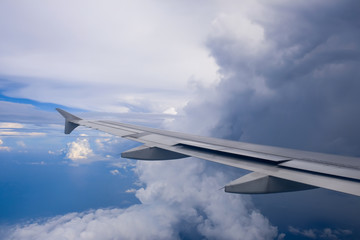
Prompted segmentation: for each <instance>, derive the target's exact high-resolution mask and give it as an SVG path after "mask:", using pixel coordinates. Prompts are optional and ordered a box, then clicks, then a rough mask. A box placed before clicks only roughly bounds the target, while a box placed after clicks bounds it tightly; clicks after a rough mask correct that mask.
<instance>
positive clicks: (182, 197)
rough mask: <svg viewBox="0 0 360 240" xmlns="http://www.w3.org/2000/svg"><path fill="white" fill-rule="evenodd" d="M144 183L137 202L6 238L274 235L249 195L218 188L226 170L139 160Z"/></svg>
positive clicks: (21, 229) (20, 230) (190, 161)
mask: <svg viewBox="0 0 360 240" xmlns="http://www.w3.org/2000/svg"><path fill="white" fill-rule="evenodd" d="M137 171H138V173H139V174H140V179H141V180H142V181H143V182H145V183H146V185H147V186H146V187H145V188H141V189H139V190H134V189H128V190H127V191H126V192H129V193H132V192H135V191H136V196H137V197H138V198H139V200H140V201H141V204H140V205H133V206H131V207H129V208H127V209H99V210H91V211H89V212H83V213H71V214H66V215H64V216H59V217H55V218H52V219H48V220H46V221H42V222H39V223H32V224H27V225H22V226H20V225H18V226H15V227H14V228H12V230H11V233H10V234H11V235H10V239H24V238H25V239H180V236H188V237H189V238H206V239H239V237H241V238H242V239H273V238H274V237H276V235H277V231H276V228H275V227H273V226H271V225H270V223H269V222H268V220H267V219H266V218H264V217H263V216H262V215H261V214H260V213H258V212H257V211H256V210H255V209H252V208H249V206H250V205H251V204H250V203H249V200H248V198H246V197H242V196H240V195H233V194H226V193H224V192H222V191H218V190H217V189H218V188H219V186H221V185H222V184H223V182H224V181H227V179H226V176H225V174H222V173H221V172H220V173H215V175H213V173H209V172H207V171H205V164H204V162H203V161H201V160H195V159H187V160H180V161H169V162H140V161H138V166H137Z"/></svg>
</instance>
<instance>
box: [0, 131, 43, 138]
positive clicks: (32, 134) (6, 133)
mask: <svg viewBox="0 0 360 240" xmlns="http://www.w3.org/2000/svg"><path fill="white" fill-rule="evenodd" d="M0 136H30V137H38V136H46V133H44V132H15V131H0Z"/></svg>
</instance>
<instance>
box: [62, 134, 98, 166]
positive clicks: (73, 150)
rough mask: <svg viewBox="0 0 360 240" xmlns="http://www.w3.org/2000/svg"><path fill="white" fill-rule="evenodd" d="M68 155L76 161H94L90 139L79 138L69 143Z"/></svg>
mask: <svg viewBox="0 0 360 240" xmlns="http://www.w3.org/2000/svg"><path fill="white" fill-rule="evenodd" d="M66 157H67V158H68V159H70V160H72V161H73V162H74V163H89V162H92V159H91V157H94V153H93V150H92V149H91V148H90V144H89V141H88V139H86V138H77V139H76V141H74V142H70V143H68V152H67V154H66Z"/></svg>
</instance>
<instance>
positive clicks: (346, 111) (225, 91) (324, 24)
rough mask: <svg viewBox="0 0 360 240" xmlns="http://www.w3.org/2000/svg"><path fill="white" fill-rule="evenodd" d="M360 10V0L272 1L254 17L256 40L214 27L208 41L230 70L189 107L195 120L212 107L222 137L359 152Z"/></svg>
mask: <svg viewBox="0 0 360 240" xmlns="http://www.w3.org/2000/svg"><path fill="white" fill-rule="evenodd" d="M358 9H360V3H359V2H358V1H341V2H339V1H315V2H313V3H312V4H308V3H301V2H300V1H295V2H293V1H292V2H281V4H280V2H276V1H273V2H271V3H270V2H266V3H265V4H264V5H263V6H262V8H261V10H259V13H255V14H253V16H250V18H251V21H252V24H253V25H254V28H255V27H257V28H259V29H261V31H262V33H263V35H262V36H261V37H259V38H258V39H255V41H254V40H252V41H247V39H246V38H248V36H246V33H245V34H244V35H240V36H239V35H236V34H234V31H237V29H231V26H230V27H229V28H228V29H230V30H229V31H228V32H226V33H225V34H224V33H220V34H219V33H218V34H216V33H215V34H214V33H213V34H212V35H210V37H209V39H208V41H207V46H208V48H209V49H210V51H211V54H212V55H213V57H214V58H215V59H216V61H217V63H218V65H219V66H220V73H221V74H222V75H223V77H222V79H221V82H220V83H219V85H218V86H217V89H216V92H215V93H211V95H210V94H208V90H207V89H205V90H204V91H203V96H202V98H201V100H199V99H195V100H194V101H193V102H192V103H190V104H188V106H187V109H186V111H187V114H188V115H189V116H192V115H196V117H193V118H192V121H193V120H194V119H197V118H198V117H199V116H198V115H199V114H200V115H201V114H203V113H204V112H200V113H199V112H198V111H199V109H203V108H204V109H211V110H210V111H209V110H202V111H209V112H211V115H212V117H213V118H216V120H212V123H211V124H212V126H213V127H212V134H213V135H215V136H220V137H225V138H230V139H235V140H242V141H250V142H256V143H261V144H270V145H278V146H283V147H293V148H301V149H307V150H316V151H322V152H332V153H341V154H348V155H357V156H359V155H360V151H359V147H358V146H359V136H360V128H359V127H358V123H359V121H360V108H359V100H360V95H359V92H360V81H359V80H360V79H359V78H360V68H359V62H360V45H359V42H360V31H359V28H360V15H359V14H358ZM260 13H261V14H260ZM269 16H270V17H269ZM218 21H220V22H221V21H222V22H223V24H225V25H226V24H227V22H226V21H227V19H226V16H225V17H223V18H219V19H218ZM227 25H228V26H229V24H227ZM233 25H236V24H233ZM238 25H241V24H240V23H239V24H238ZM215 30H216V29H215ZM254 42H256V43H255V44H256V51H252V50H251V49H252V46H253V45H254ZM205 114H206V113H205ZM200 119H203V118H200Z"/></svg>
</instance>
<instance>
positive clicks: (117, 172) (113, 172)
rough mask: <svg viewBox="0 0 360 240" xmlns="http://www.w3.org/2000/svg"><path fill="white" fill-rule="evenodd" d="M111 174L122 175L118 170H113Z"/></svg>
mask: <svg viewBox="0 0 360 240" xmlns="http://www.w3.org/2000/svg"><path fill="white" fill-rule="evenodd" d="M110 173H111V174H112V175H114V176H115V175H119V174H120V172H119V170H117V169H114V170H111V171H110Z"/></svg>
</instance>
